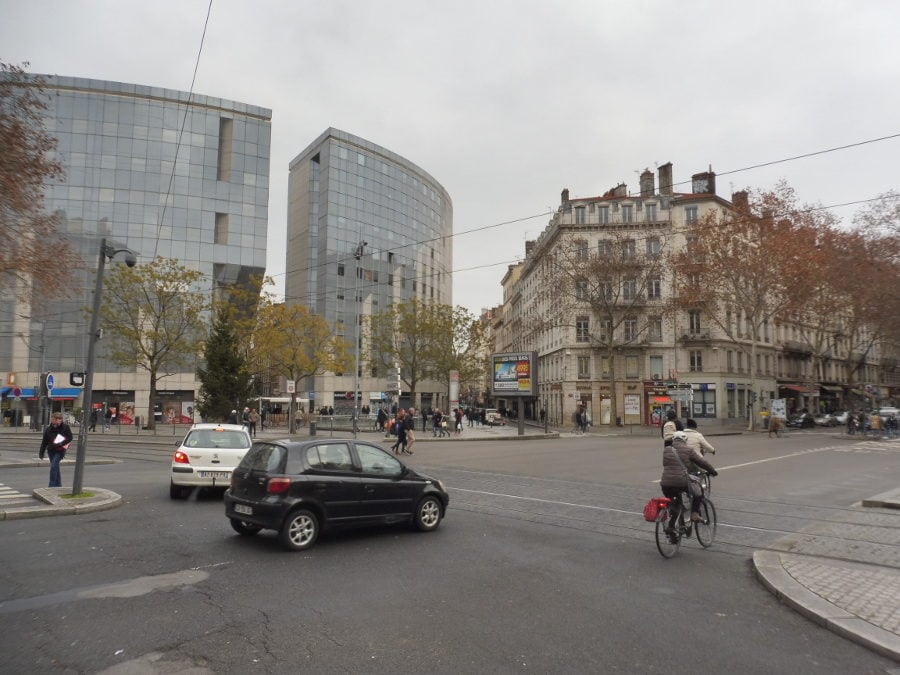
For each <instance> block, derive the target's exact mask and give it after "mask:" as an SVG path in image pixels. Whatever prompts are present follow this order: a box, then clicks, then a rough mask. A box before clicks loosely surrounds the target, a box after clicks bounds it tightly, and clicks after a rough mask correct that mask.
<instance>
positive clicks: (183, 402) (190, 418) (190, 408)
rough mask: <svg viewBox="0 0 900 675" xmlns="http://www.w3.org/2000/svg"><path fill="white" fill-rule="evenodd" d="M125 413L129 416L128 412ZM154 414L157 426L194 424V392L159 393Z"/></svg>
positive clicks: (157, 393)
mask: <svg viewBox="0 0 900 675" xmlns="http://www.w3.org/2000/svg"><path fill="white" fill-rule="evenodd" d="M123 413H125V414H127V412H126V411H123ZM153 414H154V416H155V417H156V423H157V424H160V423H162V424H193V423H194V392H193V391H192V390H175V391H171V390H170V391H157V392H156V405H155V406H154V408H153Z"/></svg>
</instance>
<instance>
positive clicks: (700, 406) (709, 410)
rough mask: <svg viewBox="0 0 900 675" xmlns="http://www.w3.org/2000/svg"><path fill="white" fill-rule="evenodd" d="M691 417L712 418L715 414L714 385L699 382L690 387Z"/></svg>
mask: <svg viewBox="0 0 900 675" xmlns="http://www.w3.org/2000/svg"><path fill="white" fill-rule="evenodd" d="M691 389H692V391H691V393H692V397H691V417H693V418H694V419H698V418H701V417H706V418H714V417H715V416H716V385H715V384H714V383H706V382H701V383H699V384H696V383H695V384H693V385H692V387H691Z"/></svg>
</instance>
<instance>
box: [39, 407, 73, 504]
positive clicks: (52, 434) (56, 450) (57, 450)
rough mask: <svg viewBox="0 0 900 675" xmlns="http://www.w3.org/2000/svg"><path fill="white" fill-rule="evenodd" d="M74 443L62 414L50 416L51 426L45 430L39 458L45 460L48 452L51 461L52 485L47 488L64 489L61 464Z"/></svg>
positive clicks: (70, 430)
mask: <svg viewBox="0 0 900 675" xmlns="http://www.w3.org/2000/svg"><path fill="white" fill-rule="evenodd" d="M71 442H72V429H71V427H69V425H68V424H66V423H65V421H63V414H62V413H58V412H56V413H53V415H51V416H50V426H48V427H47V428H46V429H45V430H44V436H43V438H42V439H41V449H40V451H39V452H38V457H40V458H41V459H44V453H45V452H46V453H47V455H48V457H49V459H50V483H49V485H48V486H47V487H62V475H61V474H60V472H59V463H60V462H62V460H63V457H65V456H66V450H68V448H69V443H71Z"/></svg>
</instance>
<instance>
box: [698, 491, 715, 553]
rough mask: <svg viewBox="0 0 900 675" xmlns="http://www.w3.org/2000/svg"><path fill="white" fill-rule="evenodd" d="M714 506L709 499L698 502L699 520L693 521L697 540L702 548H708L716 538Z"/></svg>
mask: <svg viewBox="0 0 900 675" xmlns="http://www.w3.org/2000/svg"><path fill="white" fill-rule="evenodd" d="M716 524H717V521H716V507H715V506H714V505H713V503H712V502H711V501H710V500H709V499H704V500H703V502H702V503H701V504H700V520H699V521H697V522H696V523H694V531H695V532H696V533H697V541H699V542H700V545H701V546H702V547H703V548H709V547H710V546H712V545H713V542H714V541H715V539H716Z"/></svg>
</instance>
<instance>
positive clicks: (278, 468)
mask: <svg viewBox="0 0 900 675" xmlns="http://www.w3.org/2000/svg"><path fill="white" fill-rule="evenodd" d="M449 500H450V497H449V495H448V494H447V490H446V489H445V488H444V486H443V484H442V483H441V481H439V480H436V479H434V478H430V477H428V476H425V475H423V474H420V473H418V472H417V471H414V470H413V469H411V468H410V467H408V466H406V465H405V464H403V463H402V462H401V461H399V460H398V459H397V458H396V457H394V456H393V455H391V454H389V453H387V452H385V451H384V450H382V449H381V448H379V447H378V446H376V445H373V444H371V443H367V442H365V441H354V440H352V439H337V438H332V439H323V440H310V441H302V442H298V441H291V440H280V441H257V442H255V443H254V444H253V446H252V447H251V448H250V450H249V451H248V452H247V454H246V455H244V458H243V459H242V460H241V462H240V464H238V466H237V468H235V469H234V471H233V472H232V474H231V487H230V488H229V489H228V490H227V491H226V492H225V515H226V516H228V519H229V520H230V521H231V526H232V527H233V528H234V530H235V531H236V532H238V533H239V534H242V535H245V536H249V535H254V534H256V533H257V532H259V531H260V530H263V529H269V530H276V531H277V532H278V537H279V539H280V541H281V543H282V544H283V545H284V546H285V547H286V548H288V549H290V550H292V551H302V550H304V549H307V548H309V547H310V546H312V545H313V544H314V543H315V542H316V539H317V537H318V536H319V532H320V531H321V530H323V529H328V528H335V527H342V526H360V525H374V524H385V523H399V522H406V523H410V524H411V525H412V526H414V527H415V528H416V529H418V530H421V531H423V532H428V531H431V530H434V529H436V528H437V526H438V525H439V524H440V522H441V519H442V518H443V517H444V513H445V512H446V509H447V503H448V502H449Z"/></svg>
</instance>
